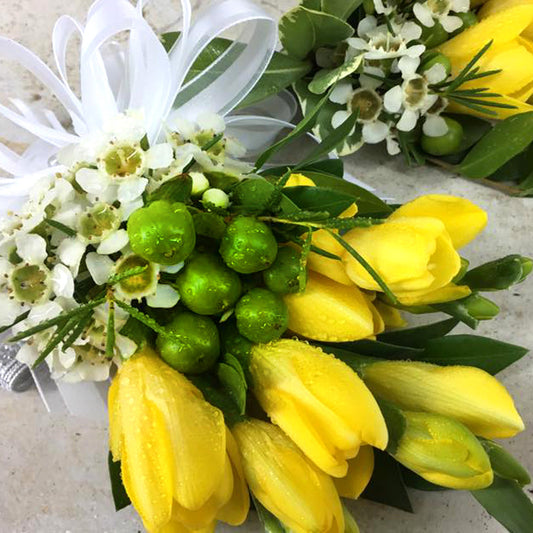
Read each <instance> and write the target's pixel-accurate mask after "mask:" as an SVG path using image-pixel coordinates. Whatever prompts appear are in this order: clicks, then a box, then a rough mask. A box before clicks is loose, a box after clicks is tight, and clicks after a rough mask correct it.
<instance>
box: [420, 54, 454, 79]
mask: <svg viewBox="0 0 533 533" xmlns="http://www.w3.org/2000/svg"><path fill="white" fill-rule="evenodd" d="M435 65H442V66H443V67H444V70H445V71H446V74H447V75H448V76H449V75H450V74H451V72H452V62H451V61H450V59H449V57H448V56H445V55H444V54H441V53H440V52H435V51H429V52H428V53H427V55H425V56H424V57H423V58H422V65H421V66H420V70H421V71H422V72H426V70H429V69H430V68H431V67H433V66H435Z"/></svg>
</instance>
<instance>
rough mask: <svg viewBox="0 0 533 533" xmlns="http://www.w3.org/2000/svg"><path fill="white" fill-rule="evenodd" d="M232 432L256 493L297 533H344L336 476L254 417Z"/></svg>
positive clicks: (275, 427)
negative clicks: (326, 472)
mask: <svg viewBox="0 0 533 533" xmlns="http://www.w3.org/2000/svg"><path fill="white" fill-rule="evenodd" d="M232 432H233V434H234V436H235V439H236V440H237V443H238V445H239V449H240V450H241V454H242V461H243V467H244V473H245V475H246V480H247V482H248V486H249V487H250V490H251V491H252V494H253V495H254V496H255V497H256V498H257V499H258V500H259V501H260V502H261V503H262V504H263V505H264V506H265V507H266V508H267V509H268V510H269V511H270V512H271V513H273V514H274V515H275V516H276V517H277V518H278V519H279V520H281V522H282V523H283V524H284V525H285V526H286V527H287V528H288V529H290V530H291V531H294V532H295V533H344V516H343V511H342V505H341V502H340V499H339V496H338V494H337V491H336V490H335V485H334V484H333V481H332V480H331V478H330V477H329V476H328V475H326V474H325V473H324V472H322V471H321V470H320V469H318V468H317V467H316V466H315V465H314V464H313V463H312V462H311V461H309V460H308V459H307V457H305V455H304V454H303V453H302V452H301V451H300V450H299V449H298V448H297V446H296V445H295V444H294V443H293V442H292V441H291V440H290V439H289V438H288V437H287V436H286V435H285V433H283V431H282V430H281V429H280V428H278V427H277V426H274V425H272V424H269V423H267V422H262V421H260V420H255V419H249V420H246V421H244V422H239V423H238V424H236V425H235V426H234V427H233V429H232Z"/></svg>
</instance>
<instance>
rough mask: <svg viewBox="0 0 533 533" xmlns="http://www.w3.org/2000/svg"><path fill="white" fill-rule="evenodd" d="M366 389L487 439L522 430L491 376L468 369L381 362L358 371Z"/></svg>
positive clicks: (510, 402) (508, 400) (510, 401)
mask: <svg viewBox="0 0 533 533" xmlns="http://www.w3.org/2000/svg"><path fill="white" fill-rule="evenodd" d="M362 373H363V374H362V375H363V379H364V381H365V383H366V384H367V385H368V387H369V389H370V390H371V391H372V392H373V393H374V394H376V395H377V396H379V397H381V398H384V399H385V400H389V401H391V402H393V403H395V404H397V405H398V406H400V407H402V408H403V409H408V410H412V411H425V412H433V413H439V414H441V415H444V416H448V417H450V418H454V419H455V420H458V421H459V422H462V423H463V424H464V425H465V426H466V427H468V428H469V429H470V430H471V431H472V432H473V433H475V434H476V435H479V436H481V437H485V438H488V439H492V438H507V437H513V436H514V435H516V434H517V433H519V432H520V431H522V430H523V429H524V423H523V422H522V419H521V418H520V415H519V414H518V412H517V410H516V408H515V405H514V402H513V399H512V398H511V396H510V394H509V393H508V392H507V390H506V389H505V387H504V386H503V385H502V384H501V383H500V382H499V381H498V380H497V379H496V378H495V377H493V376H491V375H490V374H489V373H487V372H485V371H484V370H481V369H479V368H474V367H468V366H438V365H433V364H429V363H420V362H415V361H380V362H376V363H372V364H369V365H366V366H364V367H363V368H362Z"/></svg>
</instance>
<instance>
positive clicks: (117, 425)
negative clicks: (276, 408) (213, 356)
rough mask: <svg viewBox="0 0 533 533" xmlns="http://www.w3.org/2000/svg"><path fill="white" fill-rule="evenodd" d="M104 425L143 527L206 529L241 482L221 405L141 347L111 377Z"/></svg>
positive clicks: (154, 528) (152, 530)
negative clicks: (237, 478) (105, 424)
mask: <svg viewBox="0 0 533 533" xmlns="http://www.w3.org/2000/svg"><path fill="white" fill-rule="evenodd" d="M109 427H110V448H111V452H112V454H113V458H114V460H120V461H121V462H122V478H123V481H124V486H125V488H126V491H127V493H128V495H129V497H130V499H131V501H132V503H133V505H134V506H135V508H136V509H137V511H138V512H139V514H140V516H141V518H142V520H143V522H144V525H145V527H146V529H147V530H148V531H150V532H158V531H160V530H162V529H163V528H165V527H167V526H168V527H170V525H172V524H173V523H177V522H179V523H180V524H181V526H180V527H182V528H183V530H184V531H186V530H205V528H207V530H209V528H211V527H212V525H213V523H214V521H215V519H216V518H217V514H218V512H219V510H221V509H223V508H224V506H226V504H228V502H230V501H231V499H232V495H233V494H234V486H235V484H236V483H238V481H237V480H234V473H233V472H234V470H233V469H234V466H233V465H234V461H233V459H231V457H233V455H232V453H233V452H227V451H226V446H227V442H226V428H225V426H224V417H223V415H222V412H221V411H219V410H218V409H216V408H215V407H213V406H211V405H210V404H209V403H207V402H206V401H205V400H204V398H203V396H202V394H201V392H200V391H199V390H198V389H197V388H196V387H194V385H192V383H190V382H189V381H188V380H187V379H186V378H185V377H184V376H182V375H181V374H180V373H178V372H176V371H175V370H173V369H172V368H170V367H169V366H168V365H166V364H165V363H164V362H163V361H162V360H161V359H160V358H159V357H158V356H157V354H155V352H153V351H152V350H150V349H145V350H143V352H141V353H140V354H138V355H136V356H135V357H133V358H132V359H130V360H129V361H127V362H125V363H124V365H123V366H122V367H121V369H120V370H119V372H118V374H117V376H116V377H115V379H114V380H113V382H112V384H111V388H110V391H109ZM229 445H230V446H231V444H229ZM230 456H231V457H230ZM235 477H237V476H235ZM169 524H170V525H169ZM163 530H164V529H163ZM167 530H168V528H167Z"/></svg>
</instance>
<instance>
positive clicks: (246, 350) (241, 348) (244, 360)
mask: <svg viewBox="0 0 533 533" xmlns="http://www.w3.org/2000/svg"><path fill="white" fill-rule="evenodd" d="M220 337H221V342H222V351H223V353H230V354H231V355H234V356H235V357H236V358H237V359H238V360H239V362H240V363H241V366H242V367H243V369H244V371H245V372H247V371H248V366H249V363H250V354H251V351H252V346H253V345H254V344H253V342H251V341H249V340H248V339H247V338H246V337H243V336H242V335H241V334H240V333H239V330H238V329H237V324H236V323H235V320H231V319H230V320H228V321H227V322H225V323H224V324H222V327H221V328H220Z"/></svg>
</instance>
